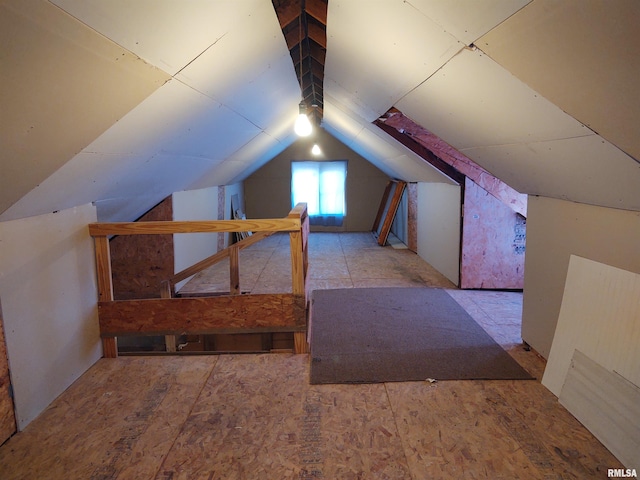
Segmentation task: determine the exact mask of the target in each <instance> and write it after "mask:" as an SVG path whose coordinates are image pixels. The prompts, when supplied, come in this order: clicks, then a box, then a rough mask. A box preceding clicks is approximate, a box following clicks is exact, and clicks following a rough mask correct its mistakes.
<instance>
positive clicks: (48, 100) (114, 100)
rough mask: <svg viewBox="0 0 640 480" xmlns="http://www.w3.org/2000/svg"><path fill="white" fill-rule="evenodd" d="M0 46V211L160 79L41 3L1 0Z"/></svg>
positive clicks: (158, 74)
mask: <svg viewBox="0 0 640 480" xmlns="http://www.w3.org/2000/svg"><path fill="white" fill-rule="evenodd" d="M0 45H2V59H3V60H2V68H0V84H2V89H1V94H0V95H1V96H0V108H1V110H2V115H1V116H0V126H1V128H0V131H2V133H3V135H2V136H1V137H0V149H1V150H2V152H3V162H2V174H1V175H0V213H1V212H3V211H5V210H6V209H7V208H8V207H9V206H10V205H12V204H13V203H15V202H16V201H17V200H18V199H19V198H20V197H22V196H23V195H25V194H26V193H27V192H29V191H30V190H31V189H33V188H34V187H35V186H36V185H38V184H39V183H41V182H42V181H44V179H45V178H47V177H48V176H49V175H50V174H52V173H53V172H55V171H56V170H57V169H58V168H60V167H61V166H62V165H64V164H65V163H66V162H67V161H68V160H69V159H71V158H72V157H73V156H74V155H75V154H77V153H78V152H80V151H81V150H82V149H83V148H84V147H86V146H87V145H89V144H90V143H91V142H92V141H93V140H94V139H95V138H96V137H97V136H99V135H100V134H101V133H102V132H104V131H105V130H106V129H108V128H109V127H110V126H111V125H113V124H114V123H115V122H116V121H118V120H119V119H120V118H121V117H122V116H124V115H125V114H126V113H127V112H128V111H130V110H131V109H132V108H133V107H135V106H136V105H137V104H138V103H139V102H140V101H142V100H143V99H144V98H146V97H147V96H148V95H149V94H151V93H152V92H153V91H154V90H155V89H157V88H158V87H160V86H161V85H162V84H163V83H164V82H165V81H166V80H167V79H168V75H167V74H166V73H164V72H162V71H160V70H158V69H156V68H154V67H152V66H151V65H148V64H146V63H144V62H142V61H140V59H139V58H138V57H137V56H135V55H133V54H132V53H131V52H128V51H127V50H125V49H123V48H121V47H119V46H117V45H116V44H114V43H112V42H110V41H109V40H108V39H106V38H105V37H103V36H101V35H97V34H96V33H95V32H94V31H93V30H91V29H90V28H88V27H87V26H85V25H83V24H81V23H80V22H78V21H76V20H75V19H74V18H72V17H70V16H69V15H67V14H66V13H64V12H63V11H62V10H60V9H59V8H57V7H56V6H54V5H52V4H50V3H49V2H44V1H37V2H36V1H33V2H2V3H1V4H0ZM78 204H79V203H77V204H76V205H78ZM50 211H52V210H50ZM30 214H31V215H35V214H36V213H35V212H30Z"/></svg>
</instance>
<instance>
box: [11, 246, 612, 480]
mask: <svg viewBox="0 0 640 480" xmlns="http://www.w3.org/2000/svg"><path fill="white" fill-rule="evenodd" d="M317 237H320V238H317ZM311 238H312V240H311V242H312V243H311V252H310V255H311V258H310V264H311V265H312V267H311V276H312V282H315V286H314V287H313V288H319V286H325V288H329V287H330V288H333V287H340V288H343V287H345V286H349V285H350V286H358V287H362V286H379V285H384V284H393V285H410V286H416V285H417V284H422V285H431V286H441V287H444V288H447V289H448V291H449V293H450V294H451V295H452V296H453V297H454V298H455V299H456V300H457V301H458V302H459V303H461V305H463V307H464V308H465V309H466V310H467V311H468V312H469V313H470V314H471V315H472V316H473V317H474V318H475V319H476V321H478V323H479V324H480V325H482V326H483V327H484V328H485V329H486V330H487V331H488V332H489V333H490V334H491V335H492V336H493V337H494V338H495V339H496V340H497V341H498V343H500V344H501V345H503V347H504V348H505V349H506V350H507V351H509V353H510V354H511V355H513V356H514V358H516V360H518V361H519V362H520V364H521V365H523V366H524V367H525V368H526V369H528V370H529V371H530V372H531V373H532V374H533V375H535V376H536V377H537V378H538V379H539V378H541V376H542V372H543V370H544V360H543V359H542V358H540V357H539V356H538V355H537V354H536V353H535V352H533V351H528V350H526V349H525V348H523V345H522V344H521V342H520V338H519V321H520V312H521V300H522V295H521V294H520V293H518V292H478V291H460V290H455V289H454V288H453V287H452V286H451V285H450V284H449V283H447V281H446V279H444V278H443V277H442V276H441V275H440V274H438V273H437V272H434V271H433V269H431V267H430V266H428V265H426V264H425V263H424V262H421V261H418V260H419V259H417V256H415V255H414V254H411V252H408V251H406V250H395V249H391V248H386V247H384V248H382V247H378V246H375V245H373V246H371V247H368V246H367V243H368V242H372V241H373V240H372V239H371V237H370V235H367V234H363V235H358V234H340V235H326V236H325V235H312V236H311ZM277 241H281V240H277ZM374 247H375V248H374ZM323 248H324V249H325V250H324V252H325V253H324V255H323V254H322V253H321V252H322V251H323V250H322V249H323ZM338 249H339V250H340V251H341V252H342V253H340V255H338V254H337V252H338ZM265 250H266V248H265ZM327 252H331V255H332V257H331V258H330V259H329V258H326V255H327ZM383 252H384V253H383ZM255 255H258V254H255ZM278 255H279V254H278V253H277V249H274V250H273V251H271V252H270V253H266V251H265V252H263V253H262V256H263V257H268V258H267V261H266V263H267V264H268V263H269V260H273V261H276V262H282V261H283V260H282V258H279V257H278ZM362 257H366V258H362ZM376 265H378V266H377V267H376ZM276 267H277V268H280V269H281V270H282V271H284V270H285V269H284V268H283V267H282V264H281V263H280V265H279V266H276ZM246 268H254V270H253V272H254V277H253V278H255V279H256V284H255V285H252V286H251V288H262V289H265V290H267V289H268V288H275V286H274V284H275V283H276V282H277V281H279V280H276V279H274V278H271V277H272V275H270V274H265V273H264V270H260V268H256V267H250V265H249V264H248V262H247V265H246ZM263 274H265V275H266V276H267V277H269V278H268V281H266V282H264V283H263V284H262V286H260V285H258V284H259V282H258V279H259V278H260V276H261V275H263ZM385 282H386V283H385ZM289 285H290V283H289ZM308 361H309V359H308V356H307V355H293V354H233V355H219V356H218V355H207V356H163V357H144V356H139V357H119V358H117V359H102V360H100V361H99V362H97V363H96V364H95V365H94V366H93V367H92V368H91V369H90V370H89V371H87V372H86V373H85V374H84V375H83V376H82V377H81V378H80V379H79V380H78V381H76V382H75V383H74V384H73V385H72V386H71V387H70V388H69V389H68V390H67V391H65V392H64V393H63V394H62V395H61V396H60V397H59V398H58V399H56V400H55V401H54V402H53V403H52V404H51V405H50V406H49V408H47V409H46V410H45V411H44V412H43V413H42V414H41V415H40V416H39V417H38V418H37V419H36V420H34V421H33V422H32V423H31V424H30V425H28V426H27V428H26V429H25V430H24V431H22V432H20V433H18V434H17V435H15V436H13V437H12V438H11V439H9V441H7V442H6V443H5V444H4V445H3V446H2V447H0V478H2V479H41V478H42V479H45V478H46V479H103V480H104V479H165V480H168V479H172V480H173V479H190V480H191V479H225V480H228V479H340V480H341V479H413V480H422V479H431V478H434V479H481V478H482V479H484V478H491V479H590V478H593V479H605V478H607V469H608V468H622V466H621V464H620V463H619V462H618V461H617V460H616V459H615V457H613V455H611V453H609V452H608V451H607V450H606V449H605V448H604V447H603V446H602V445H601V444H600V443H599V442H598V441H597V440H596V439H595V438H594V437H593V436H592V435H591V434H590V433H589V432H588V431H587V430H586V429H585V428H584V427H583V426H582V425H581V424H580V423H579V422H578V421H577V420H576V419H575V418H574V417H573V416H571V414H569V413H568V412H567V411H566V409H565V408H564V407H562V406H561V405H560V404H559V403H558V399H557V398H556V397H555V396H554V395H553V394H551V393H550V392H549V391H548V390H547V389H546V388H545V387H544V386H542V385H541V384H540V382H539V380H536V381H447V382H444V381H441V382H435V383H430V382H427V381H424V382H402V383H384V384H371V385H309V383H308V375H309V365H308Z"/></svg>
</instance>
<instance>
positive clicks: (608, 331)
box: [542, 255, 640, 396]
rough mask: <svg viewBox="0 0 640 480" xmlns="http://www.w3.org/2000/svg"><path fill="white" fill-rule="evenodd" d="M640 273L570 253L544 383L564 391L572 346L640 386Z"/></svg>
mask: <svg viewBox="0 0 640 480" xmlns="http://www.w3.org/2000/svg"><path fill="white" fill-rule="evenodd" d="M638 345H640V274H637V273H634V272H629V271H627V270H622V269H620V268H615V267H612V266H610V265H606V264H604V263H599V262H594V261H593V260H589V259H586V258H582V257H578V256H576V255H572V256H571V259H570V261H569V269H568V272H567V280H566V282H565V288H564V294H563V296H562V304H561V306H560V314H559V316H558V324H557V326H556V331H555V335H554V336H553V344H552V345H551V352H550V354H549V359H548V361H547V366H546V368H545V371H544V376H543V377H542V384H543V385H544V386H546V387H547V388H548V389H549V390H551V391H552V392H553V393H554V394H555V395H556V396H560V391H561V389H562V385H563V383H564V381H565V378H566V376H567V371H568V370H569V367H570V364H571V358H572V356H573V352H574V350H580V352H582V353H583V354H584V355H586V356H587V357H589V358H590V359H591V360H593V361H594V362H596V363H598V364H599V365H601V366H602V367H604V368H606V369H607V370H609V371H612V372H616V373H618V374H619V375H621V376H622V377H623V378H625V379H627V380H628V381H630V382H631V383H633V384H635V385H636V386H640V349H639V348H638Z"/></svg>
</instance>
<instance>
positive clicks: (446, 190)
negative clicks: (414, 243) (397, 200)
mask: <svg viewBox="0 0 640 480" xmlns="http://www.w3.org/2000/svg"><path fill="white" fill-rule="evenodd" d="M460 202H461V196H460V187H459V186H457V185H447V184H443V183H418V202H417V203H418V206H417V212H418V215H417V224H418V226H417V233H418V252H417V253H418V255H419V256H420V257H421V258H422V259H423V260H425V261H426V262H428V263H429V264H431V265H432V266H433V267H434V268H435V269H436V270H438V271H439V272H440V273H442V274H443V275H444V276H445V277H447V278H448V279H449V280H451V281H452V282H453V283H454V284H456V285H458V284H459V282H460Z"/></svg>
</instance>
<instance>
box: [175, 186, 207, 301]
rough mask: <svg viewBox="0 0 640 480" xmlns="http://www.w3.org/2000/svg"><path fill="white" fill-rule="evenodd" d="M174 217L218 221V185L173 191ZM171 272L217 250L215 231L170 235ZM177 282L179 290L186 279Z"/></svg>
mask: <svg viewBox="0 0 640 480" xmlns="http://www.w3.org/2000/svg"><path fill="white" fill-rule="evenodd" d="M172 201H173V220H175V221H182V220H218V187H210V188H203V189H199V190H187V191H183V192H176V193H174V194H173V195H172ZM173 249H174V271H175V273H178V272H180V271H182V270H184V269H185V268H188V267H190V266H191V265H193V264H195V263H197V262H199V261H200V260H203V259H205V258H207V257H208V256H210V255H213V254H214V253H216V252H217V251H218V234H217V233H177V234H174V235H173ZM187 281H188V279H187V280H184V281H182V282H180V283H178V284H177V285H176V290H179V289H180V288H181V287H182V286H183V285H184V284H185V283H186V282H187Z"/></svg>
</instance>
